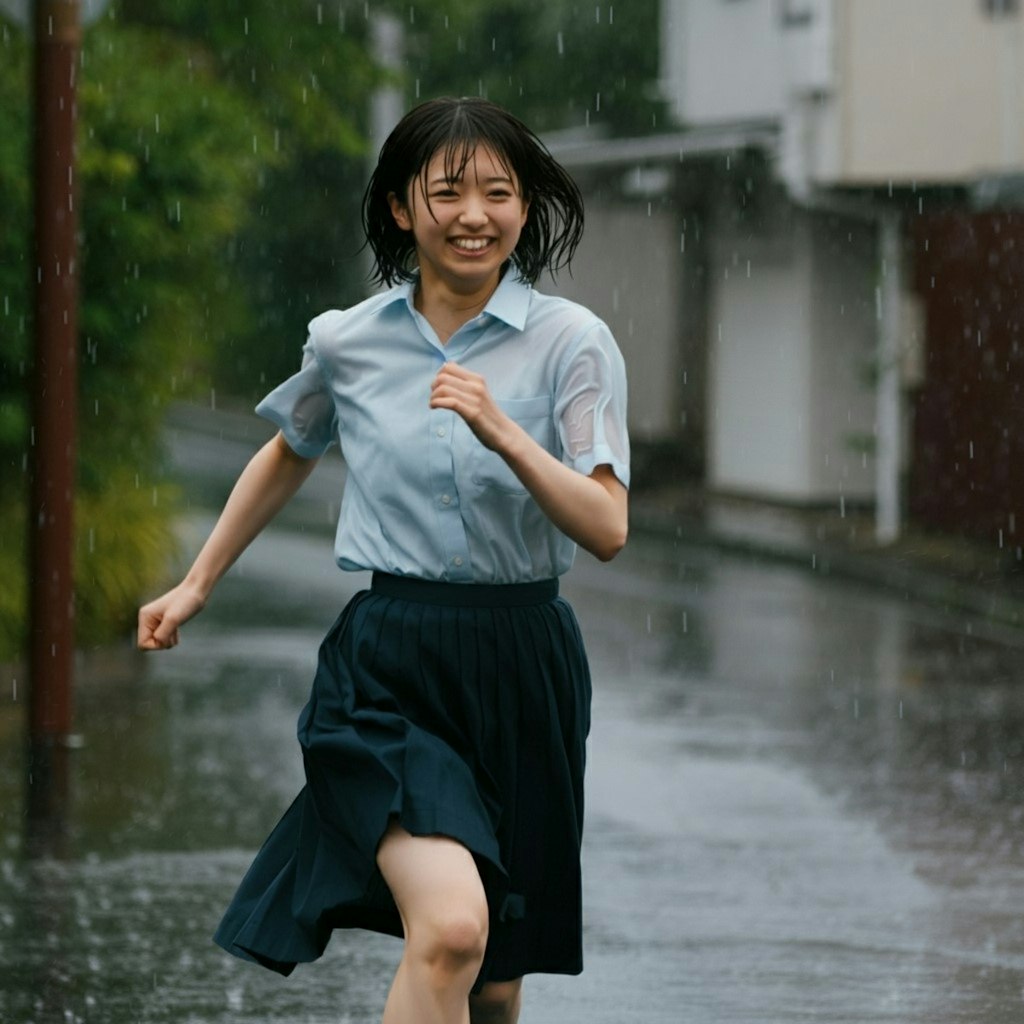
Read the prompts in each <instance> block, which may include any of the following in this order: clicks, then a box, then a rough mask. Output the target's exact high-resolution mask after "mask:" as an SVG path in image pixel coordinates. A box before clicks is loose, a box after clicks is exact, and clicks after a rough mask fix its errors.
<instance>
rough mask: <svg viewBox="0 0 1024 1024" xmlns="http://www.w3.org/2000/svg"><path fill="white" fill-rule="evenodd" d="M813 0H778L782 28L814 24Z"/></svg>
mask: <svg viewBox="0 0 1024 1024" xmlns="http://www.w3.org/2000/svg"><path fill="white" fill-rule="evenodd" d="M814 7H815V3H814V0H779V22H780V23H781V24H782V27H783V28H808V27H810V26H811V25H813V24H814Z"/></svg>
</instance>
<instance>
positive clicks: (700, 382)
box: [551, 0, 1024, 546]
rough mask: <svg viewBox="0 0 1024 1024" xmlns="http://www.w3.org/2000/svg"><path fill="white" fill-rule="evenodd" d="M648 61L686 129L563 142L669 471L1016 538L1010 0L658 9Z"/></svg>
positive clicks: (641, 401)
mask: <svg viewBox="0 0 1024 1024" xmlns="http://www.w3.org/2000/svg"><path fill="white" fill-rule="evenodd" d="M660 62H661V70H660V82H659V88H660V90H661V91H662V94H663V96H664V98H665V99H666V100H667V102H668V105H669V109H670V111H671V115H672V119H673V120H674V122H675V125H676V126H677V127H676V128H675V129H673V130H671V131H667V132H661V133H660V134H657V135H653V136H651V135H647V136H645V137H643V138H638V139H635V140H630V139H623V138H616V139H607V138H600V137H595V135H594V134H591V135H590V136H587V135H582V136H581V135H576V136H562V137H557V136H553V137H552V139H551V144H552V148H553V149H554V151H555V152H556V153H557V154H558V156H559V157H560V158H561V159H562V160H563V161H564V162H565V163H566V164H567V165H568V166H569V167H571V169H572V170H573V171H574V173H576V174H577V175H578V176H579V177H580V178H581V180H582V181H584V183H585V185H586V188H587V191H588V195H589V196H590V197H592V198H591V199H590V203H589V212H590V224H589V231H588V235H587V238H586V241H585V243H584V244H585V251H584V253H583V254H582V257H581V259H580V261H579V266H578V268H577V271H576V273H575V276H574V278H573V279H572V281H571V282H567V283H564V290H565V291H566V292H567V293H568V294H572V295H574V296H577V297H579V298H580V300H581V301H584V302H585V303H587V304H590V305H592V306H593V307H595V308H597V309H599V310H600V311H601V312H602V313H603V314H604V315H605V316H606V317H607V318H608V319H609V322H610V323H611V325H612V327H613V329H614V330H615V332H616V335H617V336H618V337H619V338H620V340H621V342H622V344H623V347H624V349H625V350H626V351H627V358H628V359H629V362H630V366H631V370H632V387H633V393H632V404H633V413H632V416H633V428H634V431H635V434H636V436H637V438H638V440H639V441H640V442H641V450H642V451H643V450H646V451H647V453H648V455H649V456H650V455H651V453H654V454H656V455H658V456H659V457H658V458H657V459H656V460H654V463H653V467H654V468H655V469H656V472H657V474H659V475H661V474H665V473H675V472H685V473H688V474H690V475H691V476H693V477H695V478H697V479H700V480H703V481H704V482H705V483H706V485H707V486H708V487H710V488H712V489H715V490H720V491H727V492H732V493H737V494H743V495H749V496H751V497H754V498H760V499H771V500H778V501H784V502H793V503H801V504H815V503H846V502H851V503H872V504H875V505H876V507H877V510H878V533H879V536H880V538H881V539H888V538H890V537H892V536H894V535H895V533H896V532H897V531H898V530H899V528H900V524H901V523H902V522H904V521H905V519H906V517H907V516H908V515H909V516H910V517H911V518H912V519H913V520H914V521H915V522H916V523H918V524H919V525H922V526H927V527H937V528H941V529H946V530H954V531H957V532H967V533H971V534H975V535H978V536H981V537H984V538H988V539H992V540H998V542H999V543H1000V544H1005V545H1007V546H1010V545H1015V544H1019V540H1018V539H1017V538H1018V537H1019V534H1018V526H1017V522H1016V518H1015V510H1016V509H1017V508H1018V507H1020V506H1021V499H1022V498H1024V479H1022V478H1021V476H1020V475H1019V474H1017V473H1015V472H1014V469H1015V467H1016V464H1017V463H1018V462H1019V460H1020V458H1021V456H1022V455H1024V424H1022V413H1021V406H1020V400H1019V399H1020V396H1019V388H1020V380H1021V369H1022V354H1021V351H1020V324H1021V321H1022V319H1024V298H1022V295H1021V286H1020V282H1021V280H1022V277H1021V271H1022V270H1024V254H1022V249H1024V219H1022V218H1021V216H1020V214H1019V213H1018V212H1017V211H1016V208H1017V203H1018V201H1019V200H1020V199H1021V198H1022V197H1024V176H1022V172H1024V116H1022V114H1024V25H1022V15H1021V11H1020V4H1019V3H1018V2H1017V0H938V2H937V0H901V2H900V3H898V4H893V3H891V2H886V0H856V2H852V0H662V4H661V34H660ZM1022 528H1024V524H1022Z"/></svg>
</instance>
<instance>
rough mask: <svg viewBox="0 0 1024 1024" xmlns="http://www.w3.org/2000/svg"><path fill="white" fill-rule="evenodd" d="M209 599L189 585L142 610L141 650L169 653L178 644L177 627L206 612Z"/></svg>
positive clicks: (184, 585)
mask: <svg viewBox="0 0 1024 1024" xmlns="http://www.w3.org/2000/svg"><path fill="white" fill-rule="evenodd" d="M205 604H206V598H205V597H204V596H203V595H202V594H201V593H200V592H199V590H198V589H197V588H196V587H194V586H192V585H191V584H189V583H188V582H183V583H179V584H178V586H176V587H175V588H174V589H173V590H168V591H167V593H166V594H164V595H163V596H162V597H158V598H157V599H156V600H155V601H150V602H149V604H147V605H143V606H142V608H140V609H139V637H138V646H139V649H140V650H143V651H166V650H168V649H169V648H171V647H174V646H176V645H177V643H178V639H179V636H178V627H179V626H183V625H184V624H185V623H186V622H188V620H189V619H191V618H192V616H194V615H196V614H197V613H198V612H201V611H202V610H203V607H204V605H205Z"/></svg>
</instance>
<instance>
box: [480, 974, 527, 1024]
mask: <svg viewBox="0 0 1024 1024" xmlns="http://www.w3.org/2000/svg"><path fill="white" fill-rule="evenodd" d="M522 996H523V979H522V978H516V980H515V981H490V982H488V983H487V984H486V985H484V986H483V988H482V989H481V990H480V992H479V993H478V994H477V995H475V996H472V995H471V996H470V997H469V1019H470V1022H471V1024H516V1021H518V1020H519V1007H520V1006H521V1005H522Z"/></svg>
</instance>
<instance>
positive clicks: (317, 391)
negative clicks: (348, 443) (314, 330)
mask: <svg viewBox="0 0 1024 1024" xmlns="http://www.w3.org/2000/svg"><path fill="white" fill-rule="evenodd" d="M256 413H257V415H259V416H262V417H263V418H264V419H268V420H270V421H271V423H275V424H276V425H277V426H278V427H279V428H280V430H281V433H282V434H283V435H284V439H285V440H286V441H287V442H288V446H289V447H290V448H291V449H292V450H293V451H294V452H295V453H296V454H297V455H301V456H302V457H303V458H306V459H315V458H319V456H321V455H323V453H324V452H325V451H327V449H328V448H329V447H330V446H331V444H332V443H333V442H334V441H335V439H336V437H337V433H338V417H337V411H336V409H335V406H334V397H333V395H332V394H331V390H330V388H329V386H328V384H327V381H326V380H324V375H323V372H322V370H321V368H320V363H319V361H318V360H317V356H316V351H315V350H314V347H313V339H312V337H310V339H309V340H308V341H307V342H306V344H305V346H304V347H303V349H302V369H300V370H299V372H298V373H296V374H295V375H294V376H292V377H289V378H288V379H287V380H286V381H284V382H283V383H281V384H279V385H278V386H277V387H276V388H274V390H273V391H271V392H270V394H269V395H267V396H266V398H264V399H263V400H262V401H261V402H260V403H259V405H257V406H256Z"/></svg>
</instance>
